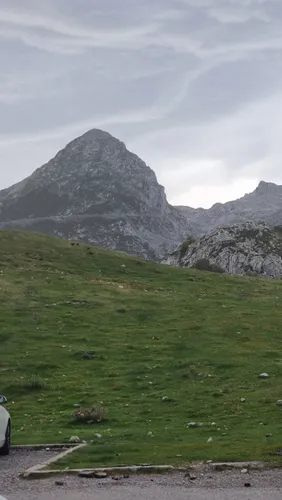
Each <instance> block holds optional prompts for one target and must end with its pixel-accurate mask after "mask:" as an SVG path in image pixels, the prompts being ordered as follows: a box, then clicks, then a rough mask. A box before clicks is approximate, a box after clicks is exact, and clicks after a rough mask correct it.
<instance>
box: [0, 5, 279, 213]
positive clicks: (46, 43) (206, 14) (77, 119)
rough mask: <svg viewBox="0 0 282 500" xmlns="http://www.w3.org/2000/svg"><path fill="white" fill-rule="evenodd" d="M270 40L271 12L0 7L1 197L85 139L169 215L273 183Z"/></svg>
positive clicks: (274, 29) (275, 148)
mask: <svg viewBox="0 0 282 500" xmlns="http://www.w3.org/2000/svg"><path fill="white" fill-rule="evenodd" d="M281 33H282V4H281V0H279V1H278V0H267V1H263V0H153V1H152V2H149V0H120V2H117V1H116V0H95V2H92V1H91V0H59V1H58V2H55V0H50V1H49V2H38V0H25V2H24V7H23V2H22V0H2V1H1V3H0V64H1V81H0V112H1V118H2V120H1V122H0V162H1V165H4V168H3V171H4V173H3V174H2V172H1V179H0V183H1V184H0V187H4V186H6V185H8V184H9V183H11V182H13V181H15V180H19V179H20V178H21V177H22V176H23V175H27V174H28V173H31V172H32V170H34V169H35V168H36V167H38V166H39V165H40V164H42V163H43V162H44V161H46V160H48V159H49V158H50V157H51V156H53V155H54V154H55V153H56V150H57V149H59V148H61V147H63V146H64V145H65V144H66V142H68V141H69V140H71V139H73V138H74V137H75V136H77V135H79V134H81V133H83V132H85V131H86V130H87V129H89V128H93V127H98V128H103V129H105V130H108V131H110V132H111V133H113V135H116V136H117V137H119V138H120V139H121V140H123V141H124V142H126V143H127V144H128V146H129V147H130V149H132V150H133V151H135V152H136V153H137V154H139V155H140V156H141V157H142V158H144V160H146V161H147V162H148V163H149V164H150V166H152V167H153V168H154V169H155V170H156V171H157V174H158V176H159V178H160V180H161V181H162V182H163V183H164V184H165V185H167V191H168V195H169V198H170V199H172V200H174V202H176V200H177V199H179V200H181V202H183V200H185V199H187V204H189V197H190V199H191V200H194V201H195V197H199V199H201V198H203V201H205V200H207V199H209V203H210V202H212V200H211V198H212V197H213V196H214V197H216V196H223V189H225V191H224V192H225V193H227V194H226V196H228V193H229V194H230V196H233V195H234V192H235V191H236V192H237V190H238V189H239V186H240V182H241V184H242V190H244V189H246V186H249V185H250V184H248V183H253V182H256V180H257V179H258V178H266V177H267V176H270V177H271V178H272V179H276V180H277V179H280V178H281V182H282V174H280V173H279V172H280V171H281V154H280V146H279V142H280V137H279V130H280V127H281V125H282V123H281V118H280V116H279V109H280V107H281V105H282V98H281V90H280V89H281V84H282V64H281V55H282V54H281V52H282V35H281ZM1 42H2V43H1ZM268 180H269V179H268ZM270 180H271V179H270ZM231 183H233V187H232V189H231ZM208 184H209V185H212V186H214V190H213V193H214V194H212V193H211V192H210V194H209V196H207V190H208V189H209V187H208ZM216 186H217V187H216ZM223 186H224V188H223ZM195 190H196V191H195ZM204 190H206V191H204ZM204 192H205V194H203V193H204ZM195 193H198V194H195ZM220 193H222V194H220ZM194 201H193V203H194ZM214 201H216V199H214ZM199 204H200V203H199Z"/></svg>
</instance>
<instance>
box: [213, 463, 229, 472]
mask: <svg viewBox="0 0 282 500" xmlns="http://www.w3.org/2000/svg"><path fill="white" fill-rule="evenodd" d="M227 469H228V465H227V464H216V465H215V466H214V470H215V471H216V472H224V471H226V470H227Z"/></svg>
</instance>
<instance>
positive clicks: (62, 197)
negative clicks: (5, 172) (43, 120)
mask: <svg viewBox="0 0 282 500" xmlns="http://www.w3.org/2000/svg"><path fill="white" fill-rule="evenodd" d="M0 224H1V227H19V228H22V227H24V228H25V227H26V228H30V229H35V230H37V231H42V232H48V233H51V234H56V235H57V236H62V237H65V238H72V239H81V240H84V241H87V242H90V243H96V244H100V245H101V246H105V247H106V248H113V249H115V250H120V251H125V252H127V253H131V254H137V255H140V256H143V257H146V258H149V257H150V258H153V259H157V260H158V259H159V258H160V257H161V256H162V255H163V253H164V251H165V249H166V248H171V249H172V248H173V246H175V243H176V242H179V243H180V241H181V240H182V238H184V237H185V236H186V234H187V233H190V232H191V231H192V232H194V231H193V224H191V223H190V222H189V219H188V218H187V217H185V216H184V215H183V214H182V213H181V212H180V211H178V210H177V209H175V208H173V207H171V206H170V205H169V204H168V202H167V199H166V195H165V192H164V188H163V187H162V186H160V185H159V184H158V181H157V178H156V175H155V173H154V172H153V170H152V169H151V168H149V167H148V166H147V165H146V164H145V162H144V161H142V160H141V159H140V158H138V156H136V155H135V154H133V153H131V152H130V151H128V150H127V148H126V146H125V144H124V143H123V142H121V141H119V140H118V139H116V138H115V137H113V136H111V135H110V134H109V133H108V132H104V131H102V130H98V129H93V130H89V131H88V132H86V133H85V134H83V135H82V136H80V137H78V138H76V139H74V140H73V141H71V142H70V143H69V144H67V145H66V147H65V148H63V149H62V150H61V151H59V152H58V153H57V154H56V156H55V157H54V158H53V159H52V160H50V161H49V162H48V163H46V164H45V165H43V166H42V167H40V168H38V169H37V170H36V171H35V172H34V173H33V174H32V175H31V176H30V177H28V178H27V179H25V180H24V181H22V182H20V183H18V184H16V185H14V186H12V187H11V188H9V189H6V190H4V191H1V192H0Z"/></svg>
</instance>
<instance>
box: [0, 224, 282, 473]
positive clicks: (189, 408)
mask: <svg viewBox="0 0 282 500" xmlns="http://www.w3.org/2000/svg"><path fill="white" fill-rule="evenodd" d="M0 300H1V315H0V351H1V364H0V392H1V393H4V394H5V395H6V396H7V397H8V398H9V401H10V403H9V406H8V408H9V410H10V411H11V414H12V419H13V430H14V442H16V443H39V442H40V443H49V442H58V441H59V442H61V441H68V439H69V438H70V436H72V435H78V436H79V437H80V438H82V439H86V440H87V441H93V444H92V445H91V446H90V447H88V448H86V449H85V450H83V451H82V452H81V453H77V454H76V455H73V456H72V457H71V458H68V465H70V466H77V465H78V464H79V465H83V466H87V465H88V466H89V465H99V466H100V465H101V466H102V465H109V464H112V465H113V464H114V465H118V464H130V463H144V462H147V463H160V464H167V463H169V464H175V465H177V464H184V463H186V462H187V461H190V460H194V459H214V460H215V459H217V460H227V459H229V460H243V459H244V460H245V459H269V460H271V459H273V458H275V457H276V456H275V455H273V452H274V450H276V449H277V448H282V415H281V412H282V408H279V406H277V405H276V401H277V400H278V399H282V388H281V387H282V354H281V348H282V331H281V328H282V307H281V304H282V283H281V282H279V281H263V280H259V279H254V278H238V277H231V276H224V275H218V274H212V273H204V272H200V271H195V270H185V269H184V270H183V269H174V268H171V267H168V266H161V265H156V264H154V263H146V262H143V261H141V260H138V259H134V258H130V257H127V256H124V255H121V254H114V253H111V252H107V251H104V250H101V249H98V248H90V247H87V246H84V245H79V246H76V245H72V244H71V243H70V242H65V241H62V240H58V239H53V238H49V237H45V236H40V235H34V234H28V233H17V232H5V231H1V232H0ZM89 351H91V352H92V356H93V359H84V358H85V356H84V353H85V352H89ZM86 357H87V356H86ZM261 372H268V373H269V375H270V377H269V378H268V379H261V378H259V374H260V373H261ZM163 397H167V398H168V400H167V401H163V400H162V398H163ZM240 398H246V402H244V403H243V402H241V401H240ZM100 402H103V403H102V404H103V405H104V406H105V407H107V408H108V420H107V422H105V423H102V424H95V425H83V424H77V423H76V422H74V420H73V417H72V413H73V411H74V406H73V405H74V404H80V405H82V406H91V405H92V404H96V403H100ZM191 421H194V422H197V423H200V422H201V423H202V424H203V425H202V426H201V427H197V428H187V423H188V422H191ZM212 423H215V424H216V425H212ZM97 433H99V434H101V435H102V436H103V437H102V439H98V438H96V437H95V435H96V434H97ZM267 434H272V437H268V438H267V437H266V435H267ZM209 438H212V440H213V441H212V442H209V443H208V440H209ZM62 465H65V463H62Z"/></svg>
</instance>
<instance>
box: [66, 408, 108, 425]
mask: <svg viewBox="0 0 282 500" xmlns="http://www.w3.org/2000/svg"><path fill="white" fill-rule="evenodd" d="M73 416H74V418H75V420H76V421H77V422H80V423H83V424H100V423H101V422H104V421H105V420H106V418H107V410H106V409H105V408H103V407H102V406H92V407H91V408H79V410H76V411H75V412H74V414H73Z"/></svg>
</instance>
